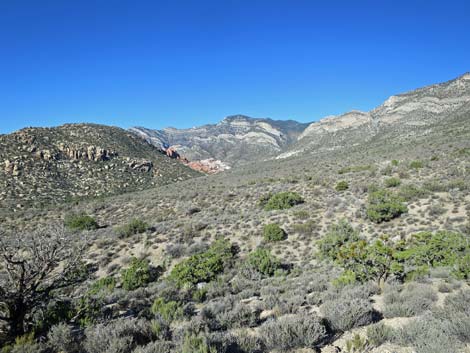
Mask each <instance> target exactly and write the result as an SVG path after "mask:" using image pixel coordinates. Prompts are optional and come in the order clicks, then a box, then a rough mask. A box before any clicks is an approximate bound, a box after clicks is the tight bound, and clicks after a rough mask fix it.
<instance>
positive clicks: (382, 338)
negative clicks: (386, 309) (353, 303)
mask: <svg viewBox="0 0 470 353" xmlns="http://www.w3.org/2000/svg"><path fill="white" fill-rule="evenodd" d="M392 335H393V329H392V328H391V327H389V326H387V325H384V324H383V323H382V322H379V323H377V324H374V325H370V326H368V327H367V339H368V341H369V342H370V343H371V344H372V345H373V346H375V347H378V346H380V345H382V344H384V343H385V342H388V341H389V340H390V339H391V338H392Z"/></svg>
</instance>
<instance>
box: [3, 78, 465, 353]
mask: <svg viewBox="0 0 470 353" xmlns="http://www.w3.org/2000/svg"><path fill="white" fill-rule="evenodd" d="M468 85H469V82H468V74H467V75H464V76H461V77H460V78H458V79H456V80H452V81H449V82H447V83H443V84H439V85H434V86H430V87H425V88H423V89H419V90H416V91H413V92H410V93H406V94H403V95H398V96H395V98H393V97H392V98H391V99H389V100H388V101H387V102H388V103H387V102H386V103H385V104H384V105H382V106H380V107H378V108H377V109H374V110H373V111H371V112H369V113H361V112H351V113H348V114H345V115H342V116H340V117H334V118H327V119H325V120H323V121H320V122H317V123H313V124H311V125H310V126H309V127H308V128H306V129H302V132H300V131H299V135H298V136H299V137H298V139H297V140H296V138H293V139H292V140H291V142H290V144H286V145H285V146H284V147H283V148H282V149H281V150H280V153H282V154H281V156H282V158H275V157H276V156H279V155H278V154H272V155H270V157H266V158H265V157H263V159H264V160H257V161H256V163H240V164H239V165H237V166H235V167H233V168H231V169H229V170H225V171H224V172H222V173H217V174H215V175H203V176H201V177H197V178H191V179H187V180H182V181H177V182H171V183H167V184H165V185H159V186H158V187H152V188H147V189H145V190H140V191H139V190H138V191H135V192H131V193H125V194H121V195H113V196H107V197H102V198H87V199H83V200H81V201H79V202H75V203H65V204H61V205H60V206H51V207H48V208H45V207H44V208H28V207H24V208H23V209H18V210H17V211H16V212H14V213H11V212H10V213H7V212H5V214H4V217H3V219H2V220H1V231H2V233H1V234H2V238H1V239H2V242H1V243H0V253H1V254H2V255H4V256H3V257H0V261H2V262H1V265H2V266H0V283H1V284H2V286H1V287H0V288H1V290H0V302H1V303H2V304H4V305H3V306H1V307H0V323H2V322H3V326H1V325H0V342H2V343H4V347H5V348H4V352H7V353H20V352H21V353H23V352H38V353H62V352H67V353H68V352H71V353H174V352H177V353H195V352H201V353H203V352H204V353H284V352H292V353H318V352H321V353H338V352H346V353H353V352H355V353H442V352H452V353H466V352H469V350H470V311H469V309H468V302H469V300H470V246H469V242H468V239H469V237H470V111H469V109H468V92H469V91H468ZM243 120H246V118H243ZM85 127H87V126H85ZM80 128H81V129H83V128H84V127H83V126H81V125H80ZM87 128H89V129H92V128H90V127H87ZM95 128H96V127H93V129H95ZM57 129H58V130H59V131H61V129H62V128H57ZM63 129H66V130H67V129H70V126H68V127H64V128H63ZM108 129H110V128H107V127H101V128H100V129H99V131H100V133H103V134H105V133H106V135H107V133H108V132H109V131H115V133H116V134H118V135H119V136H120V138H119V139H118V140H119V144H117V143H116V144H113V143H112V141H113V140H114V139H111V140H107V139H104V137H102V138H103V139H104V140H100V141H108V142H109V143H104V142H101V143H100V144H97V143H94V144H91V141H89V140H86V139H84V140H83V141H84V142H83V143H84V145H83V146H84V147H83V148H80V149H77V148H72V149H70V148H65V146H64V147H60V146H61V145H60V143H59V141H61V142H65V141H68V140H67V139H65V138H64V137H63V134H64V133H63V132H61V133H60V135H59V136H58V137H57V138H56V139H54V141H57V142H58V143H59V144H58V146H59V147H54V146H55V144H51V143H49V144H46V143H42V144H39V143H38V144H37V146H38V148H37V149H36V150H34V151H33V150H31V151H29V150H28V151H27V152H21V153H19V152H16V154H15V155H23V154H25V155H28V156H34V158H37V160H38V161H43V160H44V158H46V160H54V159H51V158H57V160H64V159H65V160H67V161H68V160H69V159H70V160H74V159H75V158H79V159H80V160H82V159H83V160H85V162H86V163H97V164H98V165H103V166H104V165H105V163H113V161H115V160H116V159H119V158H124V157H121V156H124V155H127V156H129V155H130V156H134V157H133V158H131V159H129V160H128V159H127V158H124V159H123V161H122V164H123V165H125V166H127V168H131V169H134V168H135V169H136V171H135V173H137V171H138V173H143V174H144V175H147V174H145V173H150V174H151V173H152V172H151V171H152V170H153V168H155V166H156V165H157V162H158V161H159V160H153V159H152V158H151V156H152V155H151V154H150V155H147V154H146V153H147V152H146V151H149V152H148V153H150V152H151V151H160V148H161V147H163V148H164V149H165V151H166V152H165V154H164V153H162V152H158V156H160V157H162V158H163V157H165V158H164V159H163V160H164V161H166V162H165V163H169V165H171V166H173V167H174V168H177V169H175V170H181V171H188V169H187V167H186V166H185V165H184V164H185V163H190V162H189V161H184V160H183V158H184V157H182V156H183V155H181V156H179V157H178V155H179V150H178V149H175V150H172V149H169V148H168V146H160V147H159V148H157V147H152V146H150V145H149V144H142V143H143V142H142V140H141V139H140V138H137V137H136V136H135V135H133V134H130V133H125V132H123V131H122V130H119V129H117V130H113V129H111V130H109V131H108ZM25 131H29V130H25ZM40 131H42V130H41V129H40ZM46 131H48V136H49V135H50V131H49V130H46ZM53 131H56V130H53ZM80 131H81V130H80ZM81 132H83V131H81ZM17 134H19V136H23V135H27V134H25V133H22V132H19V133H17ZM90 134H91V132H90V131H88V130H86V134H85V135H90ZM121 134H124V135H121ZM81 135H83V134H81ZM13 136H17V135H15V134H13V135H8V136H2V138H4V139H6V138H9V139H11V140H9V143H8V144H6V143H5V144H4V145H2V146H4V147H3V148H5V146H6V147H9V148H10V146H13V147H14V150H15V151H23V150H24V149H26V148H30V147H29V146H33V145H34V146H36V144H35V142H34V141H31V138H30V137H21V138H20V139H21V140H22V141H23V142H22V143H21V146H26V145H27V146H28V147H22V148H20V149H18V147H17V146H18V142H15V141H16V140H15V139H14V137H13ZM54 136H55V135H54ZM66 136H69V135H66ZM124 136H127V137H124ZM59 137H60V138H59ZM18 138H19V137H18ZM127 139H128V140H127ZM95 140H96V137H95ZM24 141H26V142H24ZM124 141H129V142H128V143H127V142H126V143H124ZM136 141H140V142H136ZM88 144H91V145H92V146H94V147H92V148H89V147H90V146H89V145H88ZM39 146H47V148H45V147H40V148H39ZM85 146H88V147H87V148H85ZM98 146H102V147H98ZM125 146H126V147H125ZM136 146H137V147H136ZM143 146H145V147H143ZM149 146H150V147H149ZM136 149H138V151H140V152H138V153H137V150H136ZM12 150H13V149H12ZM46 150H49V151H46ZM283 150H284V152H283ZM132 151H133V152H132ZM286 151H287V152H286ZM131 152H132V153H131ZM278 152H279V151H278ZM152 153H153V152H152ZM288 153H290V154H288ZM177 154H178V155H177ZM8 155H9V156H13V155H14V154H13V153H12V152H9V154H8ZM41 156H42V157H41ZM76 156H77V157H76ZM135 156H140V157H141V158H142V159H143V160H148V161H152V164H149V163H140V164H139V163H133V161H134V159H135V160H137V159H136V158H135ZM8 158H9V161H8V163H6V164H5V165H4V166H5V168H6V170H7V171H5V173H8V175H9V176H10V179H9V180H14V178H17V177H20V176H21V175H22V173H24V171H25V170H26V169H25V168H22V167H19V168H18V167H15V165H17V164H16V162H15V161H16V160H19V159H15V158H12V157H8ZM31 158H32V157H31ZM198 158H200V157H198ZM35 160H36V159H35ZM85 162H84V163H85ZM41 163H43V162H41ZM71 163H72V162H71ZM74 163H79V162H74ZM100 163H101V164H100ZM18 165H19V164H18ZM93 165H95V164H93ZM180 168H181V169H180ZM189 171H190V172H191V173H193V172H192V171H191V170H189ZM194 173H195V172H194ZM13 174H15V176H13ZM97 175H98V174H97ZM99 175H101V174H99ZM137 175H142V174H137ZM188 176H192V174H191V175H188ZM172 180H173V179H171V180H168V181H172ZM23 182H25V181H24V180H23ZM51 229H52V230H51ZM57 232H58V234H59V237H54V234H56V233H57ZM19 234H20V236H18V235H19ZM22 239H27V240H28V241H26V240H25V241H24V245H23V247H20V248H19V249H20V250H21V251H19V250H18V248H17V247H16V246H17V245H16V244H17V243H18V241H19V240H22ZM31 239H32V240H31ZM34 239H41V241H42V242H43V243H40V244H44V243H46V244H51V243H52V244H55V243H54V239H58V240H56V241H57V242H58V244H59V245H60V246H57V247H52V249H53V251H49V252H48V247H47V246H39V247H38V249H39V250H38V251H33V252H31V251H30V252H28V251H27V249H29V248H28V246H30V244H31V243H32V244H36V243H35V241H34ZM61 239H62V240H63V239H65V240H66V244H64V243H63V242H62V243H61V242H60V241H61ZM72 244H73V245H80V246H77V249H78V248H81V249H82V251H83V256H81V259H82V260H83V261H82V262H81V263H79V265H77V264H76V263H74V262H72V260H73V259H74V258H75V257H74V256H71V254H74V253H75V249H76V248H75V247H73V248H72V247H71V246H72ZM57 249H59V250H57ZM63 249H65V250H67V251H63V252H61V251H62V250H63ZM72 249H73V250H72ZM44 253H46V254H47V255H48V256H44ZM5 254H6V255H7V256H5ZM57 254H62V256H61V257H59V256H58V255H57ZM77 254H78V252H77ZM49 259H51V261H50V262H47V260H49ZM59 260H60V261H59ZM35 261H37V262H38V263H39V265H43V264H44V263H45V264H47V266H39V265H37V266H34V263H35ZM15 264H16V265H15ZM24 264H26V266H25V265H24ZM66 265H67V266H66ZM72 265H73V266H72ZM15 266H16V267H15ZM22 266H23V267H22ZM36 268H40V270H41V271H43V272H41V273H44V274H43V275H42V276H43V277H41V278H43V282H44V283H46V284H47V285H46V286H39V287H35V286H36V285H37V282H35V281H34V280H35V278H36V277H32V278H33V281H32V282H33V284H32V286H31V287H27V286H22V287H21V286H20V287H18V286H16V284H17V283H22V279H24V278H25V276H21V274H24V273H25V269H27V272H26V273H27V274H28V276H26V278H31V272H34V271H32V270H35V269H36ZM15 269H16V271H15ZM66 270H70V271H69V272H67V271H66ZM12 274H13V275H12ZM15 274H18V275H17V276H16V277H15ZM58 274H59V275H62V277H61V276H58ZM72 274H73V275H75V276H72ZM77 274H80V276H77ZM57 278H59V279H63V280H62V281H58V282H56V281H57ZM71 278H73V279H75V281H74V282H71ZM15 279H16V281H15ZM50 283H57V286H56V287H54V290H51V291H48V289H49V287H48V286H49V284H50ZM16 288H20V290H16ZM25 288H26V289H25ZM31 288H32V289H31ZM36 288H39V290H36ZM5 293H6V294H9V293H12V294H10V296H8V295H6V294H5ZM22 293H26V295H23V296H22ZM44 293H47V294H48V295H47V296H45V297H44V296H42V295H43V294H44ZM49 294H50V295H49ZM23 297H26V298H30V297H33V298H34V299H35V300H36V301H35V302H34V303H36V304H34V305H30V306H29V307H28V310H27V312H26V313H25V314H24V320H22V321H23V325H18V320H15V319H14V318H15V317H17V316H15V315H7V314H8V311H9V312H10V313H12V312H13V313H15V312H17V309H16V308H17V303H18V302H21V301H18V300H17V301H12V300H11V298H15V299H17V298H23ZM38 298H39V299H41V300H38ZM9 299H10V300H9ZM15 310H16V311H15ZM20 314H22V312H21V311H20ZM9 323H10V325H8V324H9ZM13 324H16V326H14V325H13ZM12 326H13V327H15V328H16V330H12V329H11V327H12ZM2 353H3V352H2Z"/></svg>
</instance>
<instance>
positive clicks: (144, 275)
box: [121, 257, 151, 290]
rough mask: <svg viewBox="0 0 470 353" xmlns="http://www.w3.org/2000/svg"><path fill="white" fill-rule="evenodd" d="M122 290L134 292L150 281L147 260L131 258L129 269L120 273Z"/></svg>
mask: <svg viewBox="0 0 470 353" xmlns="http://www.w3.org/2000/svg"><path fill="white" fill-rule="evenodd" d="M121 279H122V288H123V289H125V290H134V289H137V288H140V287H143V286H145V285H147V284H148V283H149V282H150V281H151V275H150V266H149V262H148V260H139V259H137V258H136V257H133V258H132V261H131V265H130V266H129V268H127V269H125V270H123V271H122V272H121Z"/></svg>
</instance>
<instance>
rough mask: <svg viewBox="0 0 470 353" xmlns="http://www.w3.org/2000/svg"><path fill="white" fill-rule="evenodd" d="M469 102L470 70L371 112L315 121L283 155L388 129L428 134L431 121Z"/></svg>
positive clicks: (393, 98) (346, 142) (347, 142)
mask: <svg viewBox="0 0 470 353" xmlns="http://www.w3.org/2000/svg"><path fill="white" fill-rule="evenodd" d="M469 104H470V73H466V74H464V75H462V76H460V77H458V78H457V79H455V80H451V81H448V82H444V83H441V84H436V85H431V86H427V87H423V88H420V89H417V90H414V91H411V92H408V93H404V94H399V95H395V96H391V97H390V98H388V99H387V100H386V101H385V102H384V103H383V104H382V105H380V106H378V107H377V108H375V109H373V110H371V111H370V112H360V111H352V112H349V113H345V114H342V115H339V116H333V117H326V118H324V119H321V120H320V121H318V122H314V123H312V124H310V125H309V126H308V127H307V128H306V129H305V131H304V132H303V133H302V134H301V135H300V136H299V138H298V142H297V143H295V144H294V145H293V147H292V148H290V149H289V150H288V151H287V152H284V153H283V154H281V156H290V155H291V154H292V153H294V154H295V153H301V152H302V151H304V150H311V151H312V150H321V149H332V148H338V146H343V147H344V146H353V145H356V144H358V143H361V142H362V141H364V139H370V138H372V137H373V136H375V135H377V134H380V133H383V132H387V131H402V135H403V136H405V135H406V134H413V135H416V134H419V133H421V132H420V131H423V132H422V133H424V131H425V129H426V128H427V127H428V126H430V125H431V124H433V123H436V122H439V121H441V120H442V119H446V118H448V117H452V116H453V115H454V114H455V113H456V112H460V111H461V110H462V109H468V108H467V107H469ZM420 129H421V130H420Z"/></svg>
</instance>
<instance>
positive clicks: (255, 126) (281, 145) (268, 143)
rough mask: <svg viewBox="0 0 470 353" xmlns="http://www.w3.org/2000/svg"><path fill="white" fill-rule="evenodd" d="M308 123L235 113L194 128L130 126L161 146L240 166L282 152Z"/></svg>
mask: <svg viewBox="0 0 470 353" xmlns="http://www.w3.org/2000/svg"><path fill="white" fill-rule="evenodd" d="M307 126H308V124H302V123H298V122H296V121H292V120H287V121H279V120H271V119H254V118H250V117H247V116H243V115H235V116H229V117H227V118H225V119H224V120H222V121H221V122H219V123H218V124H211V125H204V126H200V127H194V128H191V129H175V128H165V129H163V130H152V129H146V128H143V127H134V128H131V129H130V130H131V131H132V132H134V133H136V134H138V135H139V136H141V137H143V138H144V139H145V140H147V141H148V142H150V143H152V144H153V145H155V146H157V147H159V148H161V149H165V148H167V147H169V146H171V147H172V148H174V149H175V150H177V151H178V153H179V154H180V155H182V156H183V157H185V158H187V159H189V160H190V161H198V160H205V159H215V160H218V161H222V162H223V163H225V164H227V165H228V166H236V165H241V164H244V163H247V162H253V161H259V160H263V159H266V158H269V157H273V156H276V155H278V154H279V153H281V152H282V151H284V150H285V149H286V148H287V146H289V145H291V144H292V143H293V142H294V141H296V140H297V137H298V136H299V135H300V134H301V133H302V131H304V129H305V128H306V127H307Z"/></svg>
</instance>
